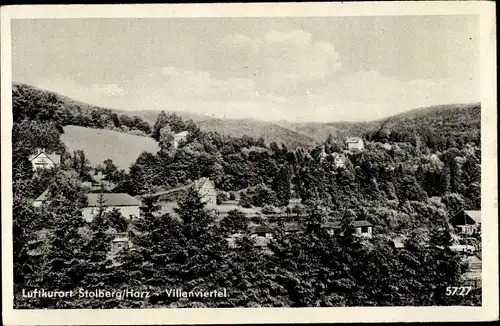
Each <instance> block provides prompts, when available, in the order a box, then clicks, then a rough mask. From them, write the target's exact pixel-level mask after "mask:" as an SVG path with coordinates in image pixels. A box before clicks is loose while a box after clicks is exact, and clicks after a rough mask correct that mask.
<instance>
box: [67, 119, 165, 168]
mask: <svg viewBox="0 0 500 326" xmlns="http://www.w3.org/2000/svg"><path fill="white" fill-rule="evenodd" d="M61 140H62V142H63V143H64V144H65V145H66V147H67V148H68V150H69V151H70V152H72V151H74V150H78V149H81V150H83V151H84V152H85V155H86V156H87V158H88V159H89V161H90V164H91V165H92V166H96V165H98V164H101V163H102V162H103V161H104V160H106V159H111V160H113V162H114V163H115V165H116V166H117V167H118V168H120V169H125V170H128V168H129V167H130V165H132V164H133V163H134V162H135V160H136V159H137V157H139V155H140V154H141V153H142V152H144V151H146V152H150V153H153V154H155V153H156V152H158V151H159V149H160V147H159V146H158V144H157V143H156V142H155V141H154V140H153V139H152V138H149V137H141V136H134V135H130V134H126V133H120V132H116V131H112V130H106V129H92V128H85V127H78V126H65V127H64V134H63V135H62V136H61Z"/></svg>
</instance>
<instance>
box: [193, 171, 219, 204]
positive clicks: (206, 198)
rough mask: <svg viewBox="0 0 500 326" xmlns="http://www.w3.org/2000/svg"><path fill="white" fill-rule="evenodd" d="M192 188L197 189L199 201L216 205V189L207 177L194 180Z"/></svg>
mask: <svg viewBox="0 0 500 326" xmlns="http://www.w3.org/2000/svg"><path fill="white" fill-rule="evenodd" d="M193 186H194V188H195V190H196V191H198V194H199V195H200V197H201V201H202V202H204V203H206V204H207V205H217V190H215V185H214V183H213V182H212V180H210V179H209V178H201V179H198V180H196V181H195V182H194V185H193Z"/></svg>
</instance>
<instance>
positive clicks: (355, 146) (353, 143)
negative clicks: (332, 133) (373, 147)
mask: <svg viewBox="0 0 500 326" xmlns="http://www.w3.org/2000/svg"><path fill="white" fill-rule="evenodd" d="M346 144H347V149H348V150H358V151H361V150H363V149H364V148H365V144H364V142H363V140H362V139H361V138H359V137H349V138H347V141H346Z"/></svg>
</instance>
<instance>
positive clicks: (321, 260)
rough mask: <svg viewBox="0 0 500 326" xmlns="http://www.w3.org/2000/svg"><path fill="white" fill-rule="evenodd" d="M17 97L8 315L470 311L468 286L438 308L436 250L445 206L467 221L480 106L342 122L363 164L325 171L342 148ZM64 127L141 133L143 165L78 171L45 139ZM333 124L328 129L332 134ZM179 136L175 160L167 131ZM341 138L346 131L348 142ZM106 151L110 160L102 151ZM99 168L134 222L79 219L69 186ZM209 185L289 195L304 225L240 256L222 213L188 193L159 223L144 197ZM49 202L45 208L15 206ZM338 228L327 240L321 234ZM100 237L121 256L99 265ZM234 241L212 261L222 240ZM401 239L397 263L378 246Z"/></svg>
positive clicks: (454, 279)
mask: <svg viewBox="0 0 500 326" xmlns="http://www.w3.org/2000/svg"><path fill="white" fill-rule="evenodd" d="M33 92H35V89H33V88H30V87H27V86H25V85H14V87H13V116H14V125H13V131H12V137H13V138H12V144H13V195H14V197H13V199H14V202H13V218H14V219H13V224H14V281H15V282H14V283H15V284H14V290H15V294H16V298H15V306H16V307H17V308H46V307H50V308H98V307H99V308H113V307H255V306H266V307H283V306H286V307H304V306H308V307H309V306H386V305H387V306H393V305H414V306H417V305H427V306H430V305H479V304H480V294H481V289H474V290H473V291H472V292H471V293H470V294H469V295H468V296H447V295H446V294H445V290H446V287H448V286H459V285H460V284H461V283H460V282H461V277H462V274H463V272H464V269H465V266H463V264H462V262H461V258H460V256H459V255H458V254H457V253H454V252H452V251H451V250H450V249H449V248H448V247H449V245H450V244H451V241H452V233H453V230H452V228H451V226H450V224H449V221H448V219H449V218H450V216H452V215H453V214H454V213H456V212H458V211H460V210H461V209H475V210H479V209H480V198H481V196H480V180H481V175H480V172H481V169H480V163H481V162H480V160H481V150H480V148H481V144H480V111H481V109H480V105H479V104H477V105H462V106H449V107H441V108H438V109H432V110H428V111H425V110H424V111H422V112H418V113H415V112H410V113H409V114H405V115H402V116H395V117H392V118H389V119H385V120H383V121H377V122H370V123H360V124H357V125H356V124H350V123H349V124H346V126H344V127H343V128H344V129H343V130H344V131H349V132H350V133H351V135H353V136H359V137H361V138H362V139H363V140H364V141H365V144H366V147H365V149H364V150H363V151H360V152H345V155H346V165H345V167H344V168H335V167H334V166H333V164H332V161H331V157H330V156H328V157H327V158H326V159H325V160H321V159H320V152H321V148H322V147H323V148H324V150H325V152H326V153H327V154H330V153H342V152H343V150H344V148H345V139H344V138H343V137H342V136H340V134H330V135H329V136H328V137H327V138H325V139H324V140H323V141H322V142H320V143H316V144H315V145H314V146H311V147H293V148H289V147H288V146H287V145H285V144H283V143H280V142H276V141H273V142H268V141H266V140H265V139H264V138H254V137H250V136H247V135H243V136H241V137H234V136H230V135H227V134H220V133H218V132H214V131H206V130H202V129H201V128H200V127H199V126H198V125H197V124H196V123H195V122H193V121H192V120H191V121H189V120H188V121H186V120H184V119H183V118H181V117H179V116H177V115H175V114H171V113H165V112H161V113H160V114H159V115H158V117H157V120H156V122H155V124H154V125H151V124H149V123H148V122H146V121H145V120H142V119H141V118H139V117H137V116H136V117H129V116H126V115H125V114H122V115H117V114H116V112H114V111H113V110H108V109H103V108H97V109H96V108H93V107H91V106H87V105H84V104H80V103H78V102H76V101H69V100H63V99H62V97H59V96H56V95H54V94H52V93H47V92H43V91H39V90H36V94H35V93H33ZM65 125H79V126H86V127H93V128H109V129H113V128H115V129H116V130H118V129H119V130H121V131H123V132H136V133H137V134H141V135H148V136H150V137H152V138H153V139H155V140H156V141H158V143H159V145H160V147H161V150H160V151H159V152H158V153H155V154H153V153H147V152H144V153H142V154H141V155H140V156H139V157H138V158H137V160H136V162H135V163H134V164H133V165H132V166H131V167H130V168H129V170H128V171H124V170H119V169H118V168H116V166H115V165H114V164H113V162H112V161H109V160H108V161H106V162H103V163H102V165H100V166H99V167H91V166H90V164H89V161H88V160H87V159H86V157H85V153H84V152H82V151H75V152H71V153H70V152H69V151H68V150H67V149H66V147H65V145H64V144H63V143H62V142H61V140H60V136H61V133H62V132H63V129H62V127H63V126H65ZM341 127H342V126H341V124H339V125H337V128H341ZM184 130H187V131H189V137H188V139H187V140H186V142H185V143H184V144H182V146H180V147H179V148H176V149H175V148H172V145H171V144H172V139H173V134H174V133H177V132H179V131H184ZM354 132H356V134H353V133H354ZM39 147H43V148H46V149H47V150H48V151H55V152H57V153H59V154H61V164H60V165H59V166H57V167H56V168H54V169H51V170H43V171H33V170H32V166H31V163H30V162H29V160H28V159H27V157H28V156H29V155H30V154H32V153H33V152H34V151H35V150H36V149H37V148H39ZM117 150H119V149H117ZM96 171H101V172H102V173H103V174H104V175H105V179H106V180H109V181H112V182H113V183H114V184H116V187H115V188H114V189H113V190H112V191H113V192H124V193H128V194H130V195H133V196H135V195H143V197H142V198H143V199H142V206H141V217H142V218H141V219H139V220H137V221H133V222H127V221H126V220H125V219H124V218H123V217H122V216H120V214H116V212H107V213H105V212H104V211H103V210H100V211H99V213H98V214H97V215H96V217H95V218H94V220H93V221H92V222H91V223H87V222H85V221H84V220H83V219H82V215H81V208H82V207H83V206H84V205H85V196H84V194H85V189H84V188H83V182H84V181H89V180H91V177H92V174H93V173H95V172H96ZM200 177H208V178H210V179H211V180H213V181H214V183H215V185H216V188H217V189H218V190H219V192H220V194H221V196H222V197H224V196H227V198H230V197H235V196H236V194H237V195H238V197H239V199H240V204H241V205H242V206H244V207H249V206H259V207H263V206H268V207H273V206H274V207H285V206H287V204H288V203H289V200H290V199H291V198H300V199H301V200H302V204H301V205H300V207H297V208H296V209H297V210H298V209H300V210H301V211H303V212H305V216H306V218H305V220H304V221H303V223H304V224H305V225H306V228H305V229H304V230H302V231H300V232H298V233H294V234H285V232H284V228H283V223H285V222H286V221H283V220H279V221H278V222H277V223H275V224H273V225H271V226H272V228H273V230H274V232H273V233H274V235H275V236H274V238H273V239H272V241H271V243H270V246H269V248H270V253H265V252H262V251H261V250H260V249H258V248H255V247H254V246H253V244H252V241H254V240H253V239H252V238H251V237H250V235H249V229H248V223H247V221H246V218H245V216H244V215H242V214H241V213H239V212H238V211H232V212H230V214H229V215H228V216H227V217H226V218H224V220H222V221H220V222H215V220H214V217H213V216H212V215H211V214H209V212H208V211H207V209H206V208H205V207H204V204H202V203H201V201H200V198H199V196H198V195H197V193H196V192H194V191H190V192H188V193H187V195H186V196H185V197H184V198H182V199H181V200H180V201H179V208H178V210H177V216H178V218H177V217H174V216H172V215H171V214H164V213H161V212H160V206H159V203H158V202H157V199H155V198H154V197H152V196H149V195H148V194H150V193H151V192H154V191H157V190H168V189H172V188H175V187H178V186H180V185H186V184H189V183H190V182H192V181H193V180H196V179H198V178H200ZM47 188H48V189H49V197H50V198H51V200H50V203H49V204H48V205H46V206H42V207H41V208H35V207H33V206H32V205H31V202H32V200H33V199H34V198H36V197H37V196H38V195H39V194H40V193H42V192H43V191H44V190H45V189H47ZM332 219H335V220H341V232H340V234H339V235H337V236H331V235H329V234H328V233H326V232H325V230H324V229H323V228H322V227H321V225H322V224H323V223H324V222H325V221H327V220H332ZM355 220H366V221H369V222H370V223H372V224H373V226H374V231H373V232H374V234H375V237H374V238H373V239H371V240H361V239H359V238H357V237H355V236H352V232H351V231H352V229H353V222H354V221H355ZM110 230H114V231H117V232H123V231H127V232H128V233H129V236H130V238H131V241H132V243H133V244H134V246H133V250H124V251H122V252H121V253H120V254H119V255H118V257H115V258H114V259H110V258H109V255H108V252H109V243H110V241H111V235H110V232H109V231H110ZM234 233H242V234H244V235H245V236H244V237H243V238H241V239H240V240H239V245H238V247H237V248H234V249H228V246H227V243H226V240H225V238H226V237H227V236H229V235H231V234H234ZM401 235H404V236H405V237H406V238H407V241H406V245H405V248H404V250H402V251H395V250H393V248H391V247H390V246H389V244H388V240H389V239H391V238H393V237H395V236H401ZM176 287H178V288H183V289H185V290H192V289H208V290H211V289H217V288H226V289H227V292H228V297H227V298H211V299H210V300H207V299H203V300H202V299H194V298H191V299H189V300H187V299H186V300H178V299H175V300H174V299H172V298H169V297H168V296H165V294H164V290H165V289H170V288H176ZM34 288H44V289H59V290H61V291H68V290H76V289H79V288H85V289H99V288H100V289H124V288H136V289H147V290H148V291H150V292H151V293H152V295H151V296H150V297H149V298H148V299H147V300H145V299H142V300H138V299H135V298H134V299H122V300H117V299H116V298H110V299H102V298H98V299H96V298H78V299H73V300H68V299H61V298H45V299H42V298H40V299H38V300H34V299H32V298H25V297H23V296H22V289H34Z"/></svg>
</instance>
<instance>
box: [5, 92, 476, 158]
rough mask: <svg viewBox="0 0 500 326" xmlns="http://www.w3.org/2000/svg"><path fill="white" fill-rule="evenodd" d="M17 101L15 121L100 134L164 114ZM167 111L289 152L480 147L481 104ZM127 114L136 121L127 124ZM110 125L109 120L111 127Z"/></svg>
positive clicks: (145, 128)
mask: <svg viewBox="0 0 500 326" xmlns="http://www.w3.org/2000/svg"><path fill="white" fill-rule="evenodd" d="M12 97H13V107H14V109H13V111H14V112H13V113H14V121H20V120H22V118H24V117H30V118H31V119H33V118H34V117H38V119H41V120H44V119H52V118H51V116H57V119H59V120H63V121H64V123H62V124H63V125H79V126H85V127H92V128H98V129H100V128H104V127H105V126H104V125H101V124H100V119H99V118H100V116H101V114H102V113H105V114H108V115H114V116H115V118H114V121H113V122H114V123H115V127H116V128H118V129H119V128H120V127H123V125H124V124H125V125H127V127H129V129H130V130H132V129H138V130H141V131H142V132H143V134H149V132H150V129H151V127H152V126H153V125H154V123H155V122H156V118H157V116H158V114H159V111H155V110H135V111H134V110H131V111H128V110H126V111H125V110H116V109H108V108H102V107H98V106H93V105H89V104H86V103H83V102H80V101H77V100H74V99H71V98H68V97H66V96H63V95H60V94H57V93H54V92H49V91H46V90H41V89H38V88H35V87H32V86H29V85H24V84H13V89H12ZM166 112H168V113H175V114H176V115H178V116H180V117H181V118H183V119H191V120H193V121H194V122H195V123H197V124H198V125H199V126H200V128H201V129H202V130H205V131H217V132H218V133H220V134H226V135H229V136H233V137H241V136H243V135H248V136H251V137H256V138H258V137H263V138H264V140H265V141H266V142H268V143H269V142H271V141H276V142H278V143H280V142H282V143H284V144H286V145H287V146H288V147H289V148H294V147H296V146H302V147H310V146H311V145H313V144H314V143H318V142H322V141H324V140H325V139H326V138H327V137H328V135H329V134H332V135H333V136H335V137H337V138H339V139H345V138H346V137H349V136H362V137H365V138H367V139H371V138H372V136H373V135H375V134H376V133H377V132H378V131H379V130H380V129H386V130H389V131H394V132H395V133H399V134H417V135H418V136H419V137H420V138H426V137H427V136H428V135H429V130H431V133H433V134H434V133H435V134H436V136H437V137H438V138H443V139H446V138H449V137H450V136H455V135H458V134H461V133H467V135H464V137H462V138H463V139H464V141H470V140H473V141H475V142H477V139H479V138H480V137H479V134H480V113H481V106H480V104H479V103H475V104H450V105H439V106H431V107H427V108H417V109H413V110H410V111H407V112H404V113H401V114H398V115H394V116H392V117H389V118H383V119H379V120H375V121H368V122H325V123H319V122H304V123H295V122H288V121H279V122H266V121H258V120H253V119H218V118H214V117H210V116H207V115H202V114H196V113H191V112H179V111H175V110H166ZM124 115H126V116H129V117H132V118H128V119H122V118H121V117H122V116H124ZM118 117H120V119H118ZM134 117H135V118H134ZM117 120H119V121H117ZM109 123H110V121H108V122H107V124H109ZM382 127H383V128H382ZM116 128H115V129H116ZM397 139H399V138H398V137H395V138H394V139H393V140H394V141H398V140H397Z"/></svg>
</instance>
